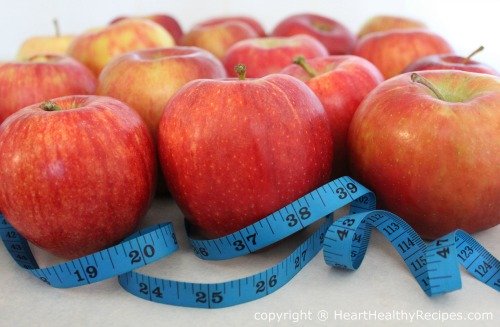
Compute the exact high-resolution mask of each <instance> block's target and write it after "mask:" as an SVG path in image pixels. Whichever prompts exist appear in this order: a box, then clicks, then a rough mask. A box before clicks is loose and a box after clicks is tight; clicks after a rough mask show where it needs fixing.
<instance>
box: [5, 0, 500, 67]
mask: <svg viewBox="0 0 500 327" xmlns="http://www.w3.org/2000/svg"><path fill="white" fill-rule="evenodd" d="M305 11H307V12H316V13H320V14H323V15H326V16H330V17H332V18H335V19H337V20H338V21H340V22H342V23H344V24H345V25H346V26H348V27H349V28H350V29H351V30H352V31H353V32H357V31H358V30H359V28H360V26H361V24H363V22H364V21H365V20H366V19H368V18H369V17H371V16H373V15H375V14H382V13H384V14H397V15H403V16H408V17H413V18H416V19H420V20H422V21H424V22H425V23H426V24H427V25H428V26H429V27H430V29H431V30H433V31H435V32H437V33H438V34H440V35H442V36H443V37H445V38H446V39H447V40H448V41H449V42H450V44H451V45H452V46H453V47H454V49H455V51H456V52H457V53H459V54H462V55H467V54H469V53H470V52H471V51H472V50H474V49H476V48H477V47H478V46H479V45H484V46H485V47H486V50H485V51H484V52H483V53H481V54H479V55H478V56H477V60H480V61H484V62H485V63H488V64H489V65H491V66H493V67H495V68H496V69H497V70H500V42H499V34H500V22H499V17H498V16H499V14H500V1H498V0H432V1H431V0H418V1H416V0H415V1H412V0H350V1H349V0H247V1H244V0H239V1H238V0H210V1H204V0H179V1H172V0H162V1H160V0H156V1H154V0H145V1H139V0H136V1H133V0H120V1H118V0H115V1H110V0H0V40H1V47H0V59H3V60H5V59H10V58H13V57H14V56H15V53H16V51H17V48H18V47H19V45H20V44H21V42H22V41H23V40H24V39H26V38H27V37H30V36H32V35H34V34H42V35H43V34H51V33H53V28H52V23H51V20H52V19H53V18H54V17H57V18H58V19H59V20H60V23H61V27H62V29H63V31H64V32H66V33H80V32H82V31H84V30H86V29H88V28H91V27H95V26H101V25H105V24H107V23H108V22H109V21H110V20H111V19H112V18H114V17H116V16H118V15H121V14H136V15H139V14H149V13H153V12H165V13H170V14H172V15H174V16H175V17H177V18H178V20H179V21H180V23H181V25H182V27H183V28H184V30H187V29H189V27H190V26H192V25H193V24H194V23H196V22H198V21H200V20H203V19H206V18H208V17H211V16H220V15H230V14H248V15H252V16H254V17H256V18H257V19H258V20H259V21H261V22H262V23H263V25H264V27H265V28H266V29H267V30H268V31H271V30H272V28H273V27H274V26H275V25H276V23H277V22H278V21H279V20H280V19H282V18H283V17H285V16H287V15H289V14H292V13H299V12H305Z"/></svg>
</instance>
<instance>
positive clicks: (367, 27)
mask: <svg viewBox="0 0 500 327" xmlns="http://www.w3.org/2000/svg"><path fill="white" fill-rule="evenodd" d="M416 28H420V29H426V28H427V26H426V25H425V24H424V23H422V22H421V21H418V20H415V19H411V18H408V17H400V16H388V15H380V16H375V17H372V18H370V19H369V20H368V21H367V22H366V23H365V24H363V26H362V27H361V29H360V30H359V32H358V37H363V36H365V35H366V34H369V33H373V32H387V31H390V30H400V29H416Z"/></svg>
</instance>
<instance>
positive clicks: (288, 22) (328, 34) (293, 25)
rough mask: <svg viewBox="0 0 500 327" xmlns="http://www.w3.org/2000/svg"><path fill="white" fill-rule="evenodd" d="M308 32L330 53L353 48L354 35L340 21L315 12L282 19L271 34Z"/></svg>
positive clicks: (289, 34) (285, 34)
mask: <svg viewBox="0 0 500 327" xmlns="http://www.w3.org/2000/svg"><path fill="white" fill-rule="evenodd" d="M296 34H308V35H310V36H312V37H314V38H316V39H317V40H318V41H320V42H321V43H323V45H324V46H325V47H326V48H327V49H328V52H329V53H330V54H349V53H351V52H352V49H353V48H354V44H355V42H356V39H355V37H354V35H353V34H352V33H351V32H350V31H349V30H348V29H347V27H345V26H344V25H342V24H341V23H339V22H337V21H336V20H333V19H330V18H328V17H324V16H320V15H315V14H298V15H293V16H290V17H288V18H286V19H284V20H282V21H281V22H280V23H279V24H278V25H277V26H276V27H275V28H274V31H273V33H272V35H273V36H292V35H296Z"/></svg>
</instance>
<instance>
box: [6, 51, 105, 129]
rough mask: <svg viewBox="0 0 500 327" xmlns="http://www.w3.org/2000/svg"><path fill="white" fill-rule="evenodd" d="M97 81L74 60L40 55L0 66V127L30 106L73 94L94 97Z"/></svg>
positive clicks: (59, 56) (65, 57) (85, 68)
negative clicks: (14, 114)
mask: <svg viewBox="0 0 500 327" xmlns="http://www.w3.org/2000/svg"><path fill="white" fill-rule="evenodd" d="M96 84H97V80H96V78H95V77H94V75H93V74H92V72H91V71H90V70H88V69H87V67H85V66H84V65H82V64H81V63H79V62H78V61H76V60H75V59H73V58H71V57H67V56H61V55H49V54H47V55H37V56H34V57H31V58H30V59H28V60H25V61H12V62H0V99H1V101H0V123H1V122H3V121H4V120H5V119H6V118H7V117H8V116H10V115H11V114H13V113H14V112H16V111H18V110H19V109H22V108H24V107H26V106H28V105H30V104H33V103H37V102H40V101H43V100H47V99H50V98H55V97H61V96H64V95H72V94H93V93H94V92H95V89H96Z"/></svg>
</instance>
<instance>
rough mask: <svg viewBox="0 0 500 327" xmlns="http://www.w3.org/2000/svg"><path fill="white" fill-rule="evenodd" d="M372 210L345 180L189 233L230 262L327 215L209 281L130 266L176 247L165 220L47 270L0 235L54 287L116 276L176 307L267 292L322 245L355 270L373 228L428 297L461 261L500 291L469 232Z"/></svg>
mask: <svg viewBox="0 0 500 327" xmlns="http://www.w3.org/2000/svg"><path fill="white" fill-rule="evenodd" d="M348 204H350V214H349V215H347V216H345V217H342V218H340V219H338V220H337V221H335V222H333V215H332V213H333V212H334V211H336V210H337V209H339V208H341V207H343V206H345V205H348ZM374 208H375V196H374V195H373V193H371V192H370V191H369V190H367V189H366V188H365V187H363V186H362V185H361V184H359V183H357V182H356V181H354V180H352V179H351V178H349V177H343V178H340V179H337V180H334V181H332V182H330V183H328V184H326V185H324V186H322V187H319V188H318V189H316V190H314V191H312V192H311V193H309V194H307V195H305V196H303V197H301V198H300V199H298V200H296V201H294V202H292V203H290V204H289V205H287V206H285V207H284V208H282V209H280V210H278V211H276V212H274V213H273V214H271V215H269V216H267V217H266V218H264V219H262V220H260V221H258V222H256V223H255V224H252V225H251V226H248V227H246V228H243V229H241V230H239V231H237V232H235V233H233V234H230V235H228V236H225V237H221V238H218V239H214V240H196V239H191V238H190V243H191V245H192V246H193V249H194V251H195V254H196V255H197V256H198V257H199V258H201V259H205V260H222V259H229V258H234V257H238V256H242V255H245V254H248V253H250V252H254V251H257V250H259V249H262V248H265V247H266V246H268V245H270V244H273V243H276V242H278V241H280V240H282V239H283V238H285V237H288V236H290V235H292V234H294V233H296V232H297V231H299V230H302V229H303V228H306V227H307V226H310V225H311V224H313V223H314V222H317V221H318V220H320V219H323V217H326V219H325V221H324V222H323V223H322V224H321V225H320V227H319V228H318V229H317V230H316V231H315V232H314V233H313V234H312V235H310V236H309V237H308V238H307V239H306V240H305V241H304V242H303V243H302V244H301V245H300V246H299V247H297V249H295V250H294V251H293V252H292V253H291V254H290V255H289V256H287V257H286V258H285V259H284V260H282V261H281V262H279V263H278V264H276V265H274V266H272V267H271V268H268V269H266V270H265V271H263V272H261V273H257V274H254V275H251V276H248V277H245V278H240V279H236V280H231V281H227V282H222V283H210V284H205V283H187V282H181V281H175V280H168V279H160V278H155V277H152V276H148V275H144V274H141V273H137V272H135V271H133V270H134V269H137V268H140V267H142V266H144V265H147V264H149V263H152V262H154V261H156V260H159V259H160V258H162V257H164V256H168V255H170V254H171V253H173V252H174V251H176V250H177V240H176V238H175V234H174V232H173V228H172V225H171V224H170V223H167V224H160V225H158V226H153V227H150V228H147V229H145V230H142V231H139V232H137V233H135V234H133V235H131V236H129V237H128V238H127V239H125V240H124V241H123V242H122V243H120V244H118V245H116V246H114V247H111V248H108V249H105V250H102V251H99V252H96V253H94V254H91V255H89V256H85V257H83V258H79V259H75V260H72V261H69V262H65V263H62V264H59V265H55V266H52V267H48V268H39V267H38V264H37V263H36V260H35V259H34V257H33V255H32V253H31V251H30V248H29V245H28V242H27V241H26V240H25V239H24V238H22V237H21V236H20V235H19V234H18V233H17V231H15V229H13V228H12V227H11V226H10V225H9V224H8V222H7V221H6V220H5V219H1V220H0V234H1V237H2V240H3V241H4V244H5V246H6V247H7V249H8V251H9V253H10V254H11V255H12V257H13V258H14V260H15V261H16V262H17V263H18V264H19V265H21V266H22V267H24V268H25V269H28V270H30V271H31V272H32V273H33V274H34V275H35V276H37V277H38V278H39V279H41V280H42V281H44V282H46V283H48V284H49V285H51V286H54V287H73V286H80V285H85V284H89V283H94V282H97V281H100V280H103V279H106V278H110V277H112V276H117V275H118V279H119V283H120V285H121V286H122V287H123V288H124V289H125V290H127V291H128V292H130V293H131V294H133V295H136V296H138V297H141V298H143V299H146V300H149V301H153V302H159V303H165V304H174V305H180V306H189V307H200V308H220V307H227V306H231V305H235V304H238V303H243V302H247V301H251V300H255V299H258V298H261V297H263V296H266V295H268V294H270V293H272V292H274V291H276V290H277V289H279V288H280V287H282V286H283V285H285V284H286V283H287V282H288V281H289V280H291V279H292V278H293V277H294V276H295V275H296V274H297V273H298V272H299V271H300V270H301V269H302V268H303V267H304V266H305V265H306V264H307V263H308V262H309V261H310V260H311V259H312V258H314V256H315V255H316V254H317V253H318V252H319V251H320V250H321V249H322V248H323V246H324V258H325V261H326V263H327V264H329V265H331V266H334V267H338V268H345V269H351V270H354V269H357V268H358V267H359V266H360V265H361V263H362V261H363V258H364V255H365V253H366V249H367V247H368V243H369V239H370V235H371V231H372V230H373V229H377V230H378V231H379V232H381V233H382V234H383V235H384V236H385V237H386V239H387V240H388V241H389V242H390V243H391V244H392V245H393V246H394V248H395V249H396V251H398V253H399V255H400V256H401V257H402V258H403V260H404V262H405V264H406V266H407V267H408V269H409V271H410V272H411V273H412V275H413V276H414V277H415V279H416V280H417V282H418V284H419V285H420V287H421V288H422V289H423V290H424V291H425V292H426V294H428V295H430V296H432V295H437V294H441V293H444V292H449V291H452V290H455V289H458V288H460V286H461V282H460V274H459V273H460V272H459V269H458V263H461V264H462V265H463V266H464V267H465V268H466V269H467V270H468V271H469V272H470V273H471V274H472V275H473V276H474V277H476V278H477V279H478V280H480V281H481V282H483V283H485V284H487V285H489V286H491V287H493V288H494V289H496V290H497V291H500V263H499V261H498V260H497V259H495V258H494V257H493V256H492V255H491V254H490V253H489V252H488V251H487V250H486V249H484V248H483V247H482V246H481V245H480V244H479V243H477V242H476V241H475V240H474V239H473V238H472V237H470V236H469V235H468V234H467V233H465V232H463V231H460V230H459V231H456V232H453V233H450V234H448V235H446V236H444V237H442V238H440V239H438V240H436V241H434V242H432V243H431V244H429V245H427V246H426V245H425V243H424V242H423V241H422V239H421V238H420V237H419V236H418V235H417V234H416V233H415V231H414V230H413V229H411V228H410V226H409V225H408V224H406V223H405V222H404V221H403V220H402V219H401V218H399V217H397V216H396V215H394V214H392V213H390V212H386V211H381V210H373V209H374ZM1 218H3V217H1Z"/></svg>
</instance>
